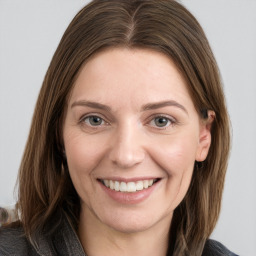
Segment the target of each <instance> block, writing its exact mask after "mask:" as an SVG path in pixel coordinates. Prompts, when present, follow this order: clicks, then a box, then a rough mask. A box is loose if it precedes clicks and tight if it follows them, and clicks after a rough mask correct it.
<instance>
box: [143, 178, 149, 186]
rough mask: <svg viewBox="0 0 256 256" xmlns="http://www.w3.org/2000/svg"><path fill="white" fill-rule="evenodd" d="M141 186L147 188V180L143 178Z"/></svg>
mask: <svg viewBox="0 0 256 256" xmlns="http://www.w3.org/2000/svg"><path fill="white" fill-rule="evenodd" d="M143 187H144V188H148V180H144V181H143Z"/></svg>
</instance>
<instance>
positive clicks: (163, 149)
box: [150, 135, 198, 176]
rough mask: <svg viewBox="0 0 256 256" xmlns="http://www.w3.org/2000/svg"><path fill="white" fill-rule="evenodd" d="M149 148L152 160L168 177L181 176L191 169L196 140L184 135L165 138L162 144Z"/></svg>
mask: <svg viewBox="0 0 256 256" xmlns="http://www.w3.org/2000/svg"><path fill="white" fill-rule="evenodd" d="M154 145H156V146H154V147H152V148H151V150H150V154H151V156H152V158H153V159H154V160H155V161H156V162H157V164H158V165H160V166H161V167H162V168H163V169H164V170H166V172H167V174H168V175H170V176H175V175H178V176H181V175H183V173H184V172H187V171H191V168H192V169H193V166H194V162H195V158H196V152H197V147H198V140H197V138H196V136H190V135H187V136H186V135H184V136H179V138H178V137H175V138H174V137H170V138H165V140H163V141H162V143H155V144H154Z"/></svg>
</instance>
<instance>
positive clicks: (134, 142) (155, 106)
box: [0, 0, 234, 256]
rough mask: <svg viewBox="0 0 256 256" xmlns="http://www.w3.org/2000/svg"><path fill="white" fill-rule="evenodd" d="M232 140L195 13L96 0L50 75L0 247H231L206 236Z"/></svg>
mask: <svg viewBox="0 0 256 256" xmlns="http://www.w3.org/2000/svg"><path fill="white" fill-rule="evenodd" d="M229 145H230V135H229V119H228V114H227V110H226V105H225V99H224V95H223V91H222V86H221V82H220V78H219V73H218V68H217V64H216V62H215V59H214V56H213V54H212V52H211V49H210V47H209V44H208V42H207V39H206V37H205V35H204V32H203V30H202V28H201V27H200V25H199V24H198V22H197V21H196V19H195V18H194V17H193V16H192V15H191V14H190V13H189V12H188V11H187V10H186V9H185V8H184V7H183V6H182V5H180V4H179V3H177V2H176V1H172V0H168V1H167V0H149V1H136V0H133V1H120V0H110V1H109V0H108V1H102V0H101V1H100V0H96V1H92V2H91V3H90V4H88V5H87V6H86V7H84V8H83V9H82V10H81V11H80V12H79V13H78V14H77V15H76V17H75V18H74V19H73V21H72V22H71V24H70V25H69V27H68V28H67V30H66V32H65V33H64V35H63V38H62V40H61V42H60V44H59V46H58V48H57V50H56V52H55V54H54V56H53V59H52V61H51V64H50V66H49V69H48V71H47V74H46V76H45V80H44V82H43V86H42V89H41V91H40V94H39V98H38V102H37V105H36V108H35V113H34V117H33V121H32V126H31V130H30V134H29V138H28V143H27V146H26V149H25V153H24V156H23V160H22V163H21V167H20V173H19V200H18V203H17V211H18V213H19V219H20V220H19V221H18V222H16V223H13V224H12V225H11V226H9V227H6V228H2V229H1V233H0V242H1V243H0V252H1V255H13V254H15V255H89V256H91V255H96V256H97V255H117V254H118V255H133V254H136V255H154V256H155V255H234V254H232V253H231V252H230V251H228V250H227V249H226V248H225V247H224V246H223V245H221V244H220V243H218V242H215V241H212V240H209V239H208V238H209V236H210V234H211V233H212V231H213V229H214V226H215V224H216V222H217V219H218V216H219V212H220V205H221V197H222V191H223V184H224V178H225V172H226V168H227V160H228V154H229ZM23 234H25V236H24V235H23Z"/></svg>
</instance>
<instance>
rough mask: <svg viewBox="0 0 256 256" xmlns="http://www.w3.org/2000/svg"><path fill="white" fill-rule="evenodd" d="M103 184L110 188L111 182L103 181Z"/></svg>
mask: <svg viewBox="0 0 256 256" xmlns="http://www.w3.org/2000/svg"><path fill="white" fill-rule="evenodd" d="M103 182H104V185H105V186H106V187H108V188H109V182H110V181H109V180H103Z"/></svg>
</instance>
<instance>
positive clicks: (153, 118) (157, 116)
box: [79, 114, 177, 130]
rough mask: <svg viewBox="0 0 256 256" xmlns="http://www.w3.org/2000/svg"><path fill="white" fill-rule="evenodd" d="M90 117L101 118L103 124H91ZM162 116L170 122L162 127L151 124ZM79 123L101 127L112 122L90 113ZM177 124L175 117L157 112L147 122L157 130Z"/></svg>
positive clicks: (95, 127)
mask: <svg viewBox="0 0 256 256" xmlns="http://www.w3.org/2000/svg"><path fill="white" fill-rule="evenodd" d="M89 118H99V119H100V120H101V122H103V124H102V123H100V124H99V125H91V124H90V123H89V122H90V121H88V122H86V120H87V119H89ZM160 118H163V119H166V121H167V122H168V125H166V126H163V127H160V126H157V125H151V124H150V123H152V122H155V121H156V119H160ZM79 123H81V124H82V125H86V126H89V127H90V128H92V129H98V128H99V127H102V126H104V125H109V124H110V123H109V122H107V121H105V118H103V117H101V116H100V115H98V114H90V115H86V116H83V117H82V118H80V120H79ZM175 124H177V121H176V120H175V119H174V118H173V117H170V116H167V115H162V114H156V115H154V116H151V117H150V119H149V121H148V122H147V125H148V126H151V127H152V128H154V129H157V130H166V129H168V128H169V127H170V126H172V127H173V126H174V125H175Z"/></svg>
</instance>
